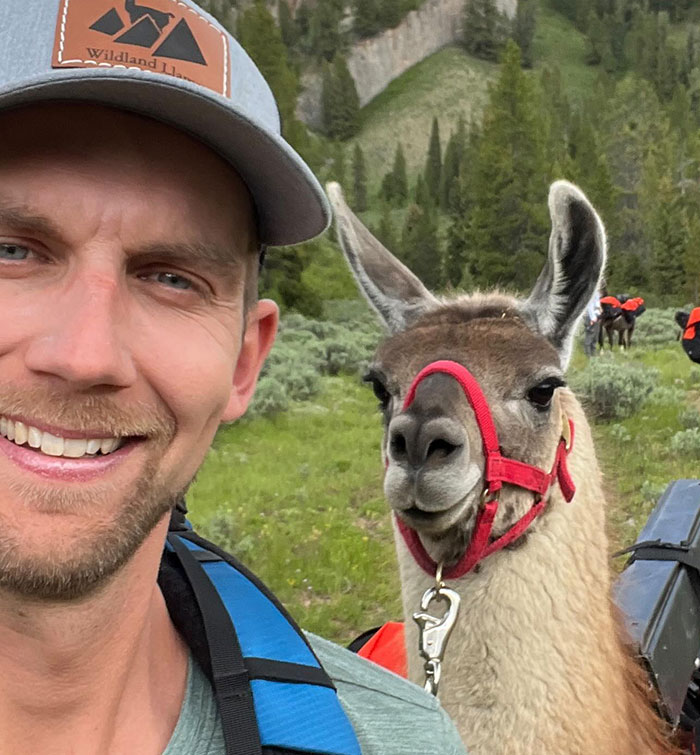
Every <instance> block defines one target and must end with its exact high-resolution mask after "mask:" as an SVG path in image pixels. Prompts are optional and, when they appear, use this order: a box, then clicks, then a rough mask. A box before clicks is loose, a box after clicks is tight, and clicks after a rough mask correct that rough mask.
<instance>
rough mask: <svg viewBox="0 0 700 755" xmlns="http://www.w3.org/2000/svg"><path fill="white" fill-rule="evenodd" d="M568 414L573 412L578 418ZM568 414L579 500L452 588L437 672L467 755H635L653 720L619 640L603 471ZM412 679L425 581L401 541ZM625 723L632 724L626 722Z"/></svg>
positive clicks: (644, 749)
mask: <svg viewBox="0 0 700 755" xmlns="http://www.w3.org/2000/svg"><path fill="white" fill-rule="evenodd" d="M574 412H575V409H574V407H572V408H571V410H570V412H569V416H572V415H574ZM576 414H579V416H574V419H575V421H576V429H577V441H576V449H575V451H574V453H572V456H571V458H570V470H571V473H572V475H573V477H574V480H575V482H576V484H577V494H576V497H575V498H574V501H573V502H572V503H571V504H567V503H566V502H565V501H564V500H563V499H562V497H561V495H560V494H559V491H558V490H557V491H556V492H555V493H554V494H553V497H552V500H551V503H550V506H549V509H548V511H547V512H546V513H545V515H544V516H543V517H542V518H541V519H540V521H539V522H538V525H537V527H536V528H534V529H533V531H532V532H531V534H530V536H529V537H528V540H527V542H526V543H525V544H524V545H523V546H521V547H520V548H517V549H514V550H509V551H501V552H499V553H496V554H494V555H493V556H491V557H489V559H488V560H487V561H484V563H483V564H482V569H481V570H480V571H479V573H477V574H474V573H472V574H469V575H467V576H466V577H463V578H462V579H460V580H456V581H453V582H452V583H448V586H450V587H452V588H453V589H455V590H457V591H458V592H459V593H460V595H461V598H462V607H461V612H460V614H461V615H460V617H459V619H458V622H457V625H456V626H455V628H454V631H453V634H452V637H451V639H450V644H449V646H448V648H447V652H446V659H445V662H444V664H443V668H442V681H441V683H440V699H441V702H442V703H443V705H444V707H445V709H446V710H447V711H448V713H450V715H451V716H452V717H453V719H454V720H455V722H456V724H457V726H458V728H459V730H460V733H461V735H462V738H463V740H464V742H465V744H466V745H467V747H468V750H469V752H470V755H500V753H504V752H508V753H509V754H511V755H535V753H560V754H561V755H569V754H570V755H574V753H576V755H594V754H595V755H613V753H614V755H632V753H634V754H635V755H640V754H641V753H652V752H661V751H662V750H660V749H658V748H657V747H656V746H655V745H653V744H652V743H653V742H654V734H653V733H651V730H652V729H653V730H654V732H656V730H657V728H658V727H657V726H656V721H655V719H654V718H653V716H652V715H651V713H647V711H646V708H645V706H644V704H643V703H642V702H641V701H640V698H639V693H638V692H636V691H635V689H634V684H633V677H634V672H635V669H633V668H630V666H631V662H630V660H629V659H628V657H627V655H626V653H625V652H624V650H623V648H622V646H621V643H620V641H619V639H618V627H617V623H616V618H615V615H614V612H613V608H612V604H611V602H610V599H609V589H610V576H609V566H608V555H607V539H606V536H605V525H604V514H603V506H604V500H603V496H602V492H601V484H600V473H599V471H598V467H597V462H596V460H595V456H594V453H593V448H592V441H591V437H590V430H589V428H588V426H587V424H586V422H585V419H584V418H583V415H582V413H581V412H580V410H579V411H578V412H576ZM397 548H398V551H399V562H400V567H401V581H402V586H403V600H404V611H405V613H406V631H407V647H408V654H409V675H410V677H411V679H412V680H413V681H416V682H418V683H421V684H422V682H423V679H424V676H423V668H422V661H421V659H420V658H419V657H418V654H417V652H416V648H417V647H418V640H417V629H416V625H415V623H414V622H413V621H412V619H411V618H410V617H411V615H412V613H413V612H414V611H416V610H417V609H418V606H419V603H420V597H421V595H422V593H423V591H424V590H425V589H427V588H428V587H429V586H430V585H431V584H432V580H431V579H430V577H429V576H428V575H426V574H425V573H424V572H422V571H421V570H420V569H419V567H418V566H417V565H416V564H415V562H414V561H413V558H412V557H411V556H410V554H409V552H408V550H407V548H406V547H405V545H404V543H403V541H402V539H401V538H400V537H397ZM633 719H638V720H634V721H633Z"/></svg>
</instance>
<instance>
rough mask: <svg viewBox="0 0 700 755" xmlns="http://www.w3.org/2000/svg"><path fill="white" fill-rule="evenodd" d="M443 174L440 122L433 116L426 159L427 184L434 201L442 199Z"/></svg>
mask: <svg viewBox="0 0 700 755" xmlns="http://www.w3.org/2000/svg"><path fill="white" fill-rule="evenodd" d="M441 174H442V148H441V146H440V124H439V123H438V119H437V118H435V117H434V118H433V125H432V128H431V129H430V142H429V144H428V156H427V157H426V160H425V173H424V176H425V185H426V188H427V191H428V194H429V195H430V196H431V198H432V202H433V203H434V204H437V203H438V202H439V201H440V176H441Z"/></svg>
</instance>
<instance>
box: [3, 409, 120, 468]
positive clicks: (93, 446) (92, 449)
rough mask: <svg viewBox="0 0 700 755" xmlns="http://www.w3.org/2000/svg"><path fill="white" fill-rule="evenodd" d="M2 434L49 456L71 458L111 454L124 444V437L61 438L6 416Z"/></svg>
mask: <svg viewBox="0 0 700 755" xmlns="http://www.w3.org/2000/svg"><path fill="white" fill-rule="evenodd" d="M0 435H3V436H4V437H6V438H7V439H8V440H11V441H14V442H15V443H16V444H17V445H18V446H22V445H24V444H25V443H26V444H28V445H29V446H30V447H31V448H36V449H40V450H41V452H42V453H44V454H46V455H47V456H65V457H67V458H69V459H80V458H82V457H83V456H85V455H86V454H89V455H91V456H94V455H95V454H96V453H97V452H98V451H101V452H102V454H110V453H113V452H114V451H116V450H117V449H118V448H121V446H122V444H123V439H122V438H61V437H60V436H57V435H52V434H51V433H47V432H42V431H41V430H39V429H38V428H36V427H32V426H31V425H26V424H24V423H23V422H13V421H12V420H11V419H7V418H6V417H0Z"/></svg>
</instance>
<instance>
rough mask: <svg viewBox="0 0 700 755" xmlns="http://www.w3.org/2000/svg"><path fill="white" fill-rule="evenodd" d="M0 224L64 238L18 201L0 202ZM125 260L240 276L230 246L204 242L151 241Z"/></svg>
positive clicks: (238, 263)
mask: <svg viewBox="0 0 700 755" xmlns="http://www.w3.org/2000/svg"><path fill="white" fill-rule="evenodd" d="M0 225H5V226H9V227H10V228H13V229H17V230H19V231H24V232H29V233H38V234H40V235H42V236H48V237H51V238H55V239H57V240H59V241H63V240H64V239H63V234H62V233H61V231H60V229H59V228H58V226H57V225H56V224H55V223H54V222H53V221H52V220H50V219H49V218H47V217H46V216H45V215H41V214H39V213H36V212H34V211H33V210H31V209H30V208H28V207H22V206H19V205H9V206H4V207H3V206H2V204H0ZM127 261H128V262H133V261H138V262H139V263H142V264H148V263H149V262H153V263H156V262H161V263H166V264H179V265H184V266H188V265H193V264H194V265H195V266H199V267H201V268H202V269H204V270H206V271H208V272H210V273H213V274H215V275H217V276H220V277H221V278H223V279H224V280H226V281H228V282H230V283H235V282H237V281H239V280H240V279H241V277H242V276H243V270H242V267H243V265H242V261H241V259H239V257H238V256H237V255H236V254H235V252H234V251H233V249H232V248H230V247H222V246H220V245H218V244H211V243H206V242H180V241H176V242H153V243H149V244H145V245H144V246H141V247H136V248H134V249H132V250H130V251H128V252H127Z"/></svg>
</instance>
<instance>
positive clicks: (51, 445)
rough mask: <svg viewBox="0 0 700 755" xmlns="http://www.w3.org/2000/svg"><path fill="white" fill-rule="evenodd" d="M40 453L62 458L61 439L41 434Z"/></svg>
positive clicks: (48, 434)
mask: <svg viewBox="0 0 700 755" xmlns="http://www.w3.org/2000/svg"><path fill="white" fill-rule="evenodd" d="M41 450H42V453H45V454H47V455H48V456H63V438H57V437H56V436H55V435H51V433H43V434H42V437H41Z"/></svg>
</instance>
